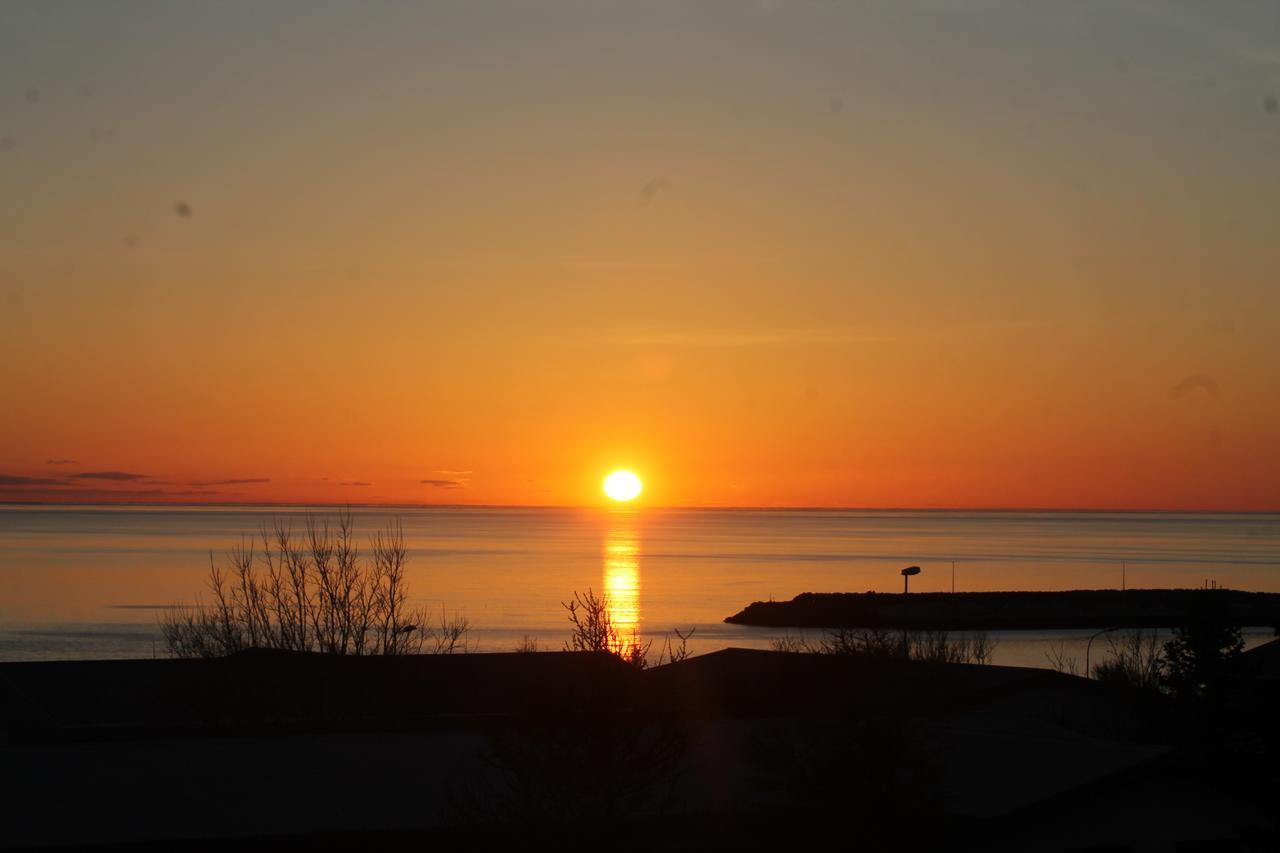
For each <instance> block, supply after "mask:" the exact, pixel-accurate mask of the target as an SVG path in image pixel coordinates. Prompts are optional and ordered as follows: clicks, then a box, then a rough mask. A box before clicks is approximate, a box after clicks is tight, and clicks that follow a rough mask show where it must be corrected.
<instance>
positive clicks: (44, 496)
mask: <svg viewBox="0 0 1280 853" xmlns="http://www.w3.org/2000/svg"><path fill="white" fill-rule="evenodd" d="M6 485H13V486H16V487H17V488H12V489H5V488H4V487H5V486H6ZM0 490H2V491H3V492H4V493H5V494H6V500H12V499H13V498H14V497H15V496H19V497H28V498H31V499H33V500H35V501H37V502H40V501H48V500H57V501H60V502H65V501H81V502H91V501H113V500H115V501H119V500H145V499H161V500H164V499H172V498H207V497H214V496H215V495H221V494H222V492H218V491H213V490H211V489H186V490H182V491H175V492H171V491H167V490H165V489H57V490H48V489H42V488H35V487H30V488H28V487H27V486H24V485H23V484H21V483H14V484H6V483H4V482H3V481H0Z"/></svg>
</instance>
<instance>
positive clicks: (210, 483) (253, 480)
mask: <svg viewBox="0 0 1280 853" xmlns="http://www.w3.org/2000/svg"><path fill="white" fill-rule="evenodd" d="M270 482H271V478H269V477H246V478H244V479H242V480H208V481H205V482H201V483H187V485H188V486H247V485H249V484H250V483H270Z"/></svg>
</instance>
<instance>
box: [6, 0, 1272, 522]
mask: <svg viewBox="0 0 1280 853" xmlns="http://www.w3.org/2000/svg"><path fill="white" fill-rule="evenodd" d="M3 18H4V25H3V26H0V401H2V402H0V500H2V501H90V502H98V501H122V502H134V501H147V502H153V501H154V502H237V503H257V502H308V503H311V502H314V503H352V504H357V503H451V504H453V503H456V504H521V505H524V504H536V505H580V504H594V503H598V502H600V501H602V500H603V496H602V495H601V490H600V482H601V479H602V478H603V476H604V475H605V473H607V472H608V471H610V470H613V469H615V468H627V469H630V470H633V471H635V472H636V473H638V474H639V475H640V476H641V477H642V478H643V479H644V482H645V492H644V494H643V496H642V501H644V502H646V503H648V504H651V505H671V506H683V505H689V506H797V507H803V506H849V507H918V508H933V507H937V508H942V507H965V508H997V507H1007V508H1099V509H1166V510H1176V509H1195V510H1223V511H1226V510H1250V511H1256V510H1280V428H1278V427H1277V424H1278V423H1280V264H1278V263H1277V262H1278V261H1280V240H1277V239H1276V235H1277V234H1280V103H1278V101H1277V99H1280V7H1277V6H1276V5H1275V4H1268V3H1257V2H1221V3H1213V4H1205V3H1200V2H1161V3H1156V2H1115V3H1047V2H1019V3H1012V2H1011V3H1000V2H985V0H976V1H975V2H966V3H961V2H947V0H905V2H878V0H858V2H853V0H850V1H849V2H842V0H823V2H800V0H773V2H734V3H730V2H682V3H672V2H661V0H657V1H656V2H645V3H622V2H619V3H609V2H563V0H545V2H538V3H526V2H511V3H494V2H485V1H484V0H467V2H457V3H412V4H407V3H329V2H318V0H317V1H316V2H305V3H304V2H282V0H281V1H280V2H271V3H256V2H255V3H249V2H227V3H216V4H194V3H191V4H174V3H169V2H148V3H139V2H113V3H70V2H55V0H40V2H31V3H24V2H9V3H6V4H5V6H4V11H3Z"/></svg>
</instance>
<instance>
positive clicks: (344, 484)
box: [333, 480, 373, 486]
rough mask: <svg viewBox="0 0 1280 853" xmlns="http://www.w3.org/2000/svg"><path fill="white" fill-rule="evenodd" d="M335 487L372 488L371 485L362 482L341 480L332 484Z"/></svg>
mask: <svg viewBox="0 0 1280 853" xmlns="http://www.w3.org/2000/svg"><path fill="white" fill-rule="evenodd" d="M333 485H335V486H372V485H373V483H366V482H364V481H363V480H342V481H341V482H337V483H334V484H333Z"/></svg>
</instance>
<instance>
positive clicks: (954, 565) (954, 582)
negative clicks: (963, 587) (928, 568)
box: [951, 560, 956, 595]
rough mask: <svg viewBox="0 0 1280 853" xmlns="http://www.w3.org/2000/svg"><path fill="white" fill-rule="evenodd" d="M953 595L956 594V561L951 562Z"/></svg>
mask: <svg viewBox="0 0 1280 853" xmlns="http://www.w3.org/2000/svg"><path fill="white" fill-rule="evenodd" d="M951 594H952V595H955V594H956V561H955V560H952V561H951Z"/></svg>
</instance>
